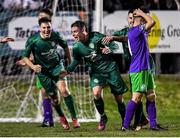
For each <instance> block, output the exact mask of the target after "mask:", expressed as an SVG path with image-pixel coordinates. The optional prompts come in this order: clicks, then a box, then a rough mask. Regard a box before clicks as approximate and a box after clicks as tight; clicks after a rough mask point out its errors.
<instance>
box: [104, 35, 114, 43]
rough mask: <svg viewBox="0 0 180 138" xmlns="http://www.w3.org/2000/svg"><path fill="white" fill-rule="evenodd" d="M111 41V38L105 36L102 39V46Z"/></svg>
mask: <svg viewBox="0 0 180 138" xmlns="http://www.w3.org/2000/svg"><path fill="white" fill-rule="evenodd" d="M111 41H113V36H106V37H104V38H103V39H102V43H103V44H109V43H110V42H111Z"/></svg>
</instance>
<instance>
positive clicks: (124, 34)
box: [112, 27, 128, 36]
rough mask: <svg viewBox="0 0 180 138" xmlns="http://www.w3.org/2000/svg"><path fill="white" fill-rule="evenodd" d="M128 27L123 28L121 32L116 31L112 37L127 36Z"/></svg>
mask: <svg viewBox="0 0 180 138" xmlns="http://www.w3.org/2000/svg"><path fill="white" fill-rule="evenodd" d="M127 32H128V27H126V28H123V29H121V30H118V31H115V32H114V33H113V34H112V35H113V36H127Z"/></svg>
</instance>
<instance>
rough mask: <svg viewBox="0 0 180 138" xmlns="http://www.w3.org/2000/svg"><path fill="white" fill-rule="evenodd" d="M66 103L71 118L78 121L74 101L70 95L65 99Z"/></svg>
mask: <svg viewBox="0 0 180 138" xmlns="http://www.w3.org/2000/svg"><path fill="white" fill-rule="evenodd" d="M64 101H65V104H66V106H67V107H68V110H69V111H70V114H71V117H72V118H73V119H76V118H77V116H76V111H75V106H74V100H73V98H72V96H71V95H69V96H67V97H64Z"/></svg>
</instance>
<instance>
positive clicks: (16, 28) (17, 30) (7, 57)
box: [0, 0, 98, 122]
mask: <svg viewBox="0 0 180 138" xmlns="http://www.w3.org/2000/svg"><path fill="white" fill-rule="evenodd" d="M0 1H1V3H0V37H3V36H10V37H13V38H15V42H10V43H8V44H2V43H1V44H0V48H1V50H0V78H1V79H0V122H20V121H24V122H41V121H42V119H43V117H42V115H43V108H42V96H41V93H40V92H39V90H38V89H37V88H36V76H35V74H34V72H32V71H31V70H30V69H29V68H28V67H22V66H19V65H17V64H16V62H17V61H18V60H19V59H20V58H21V54H22V50H23V49H24V46H25V42H26V40H27V38H28V37H29V36H31V35H32V34H33V33H34V31H35V29H37V27H38V19H37V15H38V12H39V10H40V9H41V8H51V9H52V11H53V12H54V17H53V22H52V23H53V30H55V31H58V32H60V34H61V35H62V36H63V37H64V38H65V39H67V41H68V45H69V46H70V47H71V46H72V43H73V42H74V40H73V38H72V36H71V31H70V25H71V23H73V22H74V21H76V20H83V21H85V22H86V23H87V25H88V27H89V28H88V29H89V30H93V20H94V17H95V15H93V12H94V9H95V8H94V7H95V1H93V0H52V1H46V2H44V1H41V0H39V1H33V0H32V1H29V2H27V3H26V1H24V3H23V4H22V3H21V0H19V1H18V0H17V1H13V0H6V1H2V0H0ZM59 52H61V53H62V54H63V52H62V49H59ZM68 85H69V89H70V91H71V94H72V95H73V98H74V101H75V105H76V109H77V113H78V118H79V120H80V121H97V119H98V114H97V112H96V110H95V107H94V104H93V95H92V91H91V89H90V86H89V76H88V70H87V68H86V67H85V64H84V63H82V64H81V65H80V66H79V67H78V68H77V69H76V71H75V72H74V73H72V74H71V75H70V76H68ZM60 99H61V104H62V107H63V110H64V112H65V114H66V115H67V116H68V117H69V118H70V114H69V112H68V110H67V109H66V106H65V104H64V100H63V98H62V97H60ZM53 113H54V117H56V113H55V111H54V112H53Z"/></svg>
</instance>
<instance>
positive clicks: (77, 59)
mask: <svg viewBox="0 0 180 138" xmlns="http://www.w3.org/2000/svg"><path fill="white" fill-rule="evenodd" d="M72 54H73V60H72V63H71V64H70V65H68V66H67V68H66V70H67V71H68V72H73V71H74V70H75V69H76V67H77V66H78V65H79V63H80V61H81V60H82V57H81V56H80V54H79V52H78V45H77V44H74V46H73V49H72Z"/></svg>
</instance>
